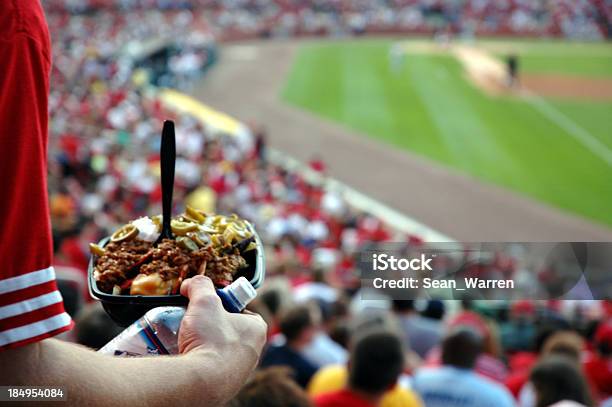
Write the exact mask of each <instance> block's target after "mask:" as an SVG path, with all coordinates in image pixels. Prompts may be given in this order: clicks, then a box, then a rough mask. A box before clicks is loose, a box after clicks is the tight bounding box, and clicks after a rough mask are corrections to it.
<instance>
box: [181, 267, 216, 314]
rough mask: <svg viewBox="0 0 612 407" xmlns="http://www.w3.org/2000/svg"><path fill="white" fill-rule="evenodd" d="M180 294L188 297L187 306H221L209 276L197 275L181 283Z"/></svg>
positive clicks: (208, 307) (207, 307)
mask: <svg viewBox="0 0 612 407" xmlns="http://www.w3.org/2000/svg"><path fill="white" fill-rule="evenodd" d="M181 295H183V296H185V297H187V298H189V308H192V307H194V306H195V307H197V308H202V307H203V308H206V309H210V308H211V307H212V308H222V305H221V299H220V298H219V296H218V295H217V292H216V291H215V286H214V285H213V282H212V280H211V279H210V278H208V277H206V276H202V275H197V276H194V277H192V278H188V279H187V280H185V281H183V284H181Z"/></svg>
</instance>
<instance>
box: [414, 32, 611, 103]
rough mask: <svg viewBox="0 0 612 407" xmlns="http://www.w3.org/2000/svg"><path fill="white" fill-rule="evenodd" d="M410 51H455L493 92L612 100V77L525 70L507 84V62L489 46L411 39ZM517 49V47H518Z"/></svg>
mask: <svg viewBox="0 0 612 407" xmlns="http://www.w3.org/2000/svg"><path fill="white" fill-rule="evenodd" d="M403 49H404V51H405V52H407V53H415V54H446V55H453V56H455V57H456V58H457V60H458V61H459V62H461V64H462V65H463V67H464V69H465V74H466V76H467V78H468V80H469V81H470V82H472V83H473V84H474V85H475V86H476V87H478V88H479V89H481V90H483V91H484V92H486V93H487V94H489V95H494V96H500V95H511V96H517V97H521V96H522V92H523V91H525V90H526V91H529V92H532V93H535V94H537V95H540V96H544V97H552V98H563V99H572V100H595V101H606V100H612V80H611V79H607V78H585V77H581V76H571V75H558V74H521V75H520V82H519V86H518V87H508V86H507V72H506V66H505V65H504V63H503V62H502V61H500V60H499V59H497V58H495V57H494V56H493V55H492V54H491V50H490V49H487V48H485V47H476V46H468V45H461V44H443V45H435V44H432V43H431V42H413V41H411V42H407V43H406V44H405V46H404V47H403ZM515 51H516V50H515Z"/></svg>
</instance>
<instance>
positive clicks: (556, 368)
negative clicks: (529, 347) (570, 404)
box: [530, 355, 594, 407]
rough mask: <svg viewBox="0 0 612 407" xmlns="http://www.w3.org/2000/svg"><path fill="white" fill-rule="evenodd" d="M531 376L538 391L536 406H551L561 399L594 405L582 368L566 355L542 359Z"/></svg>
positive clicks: (582, 404)
mask: <svg viewBox="0 0 612 407" xmlns="http://www.w3.org/2000/svg"><path fill="white" fill-rule="evenodd" d="M530 378H531V382H532V383H533V385H534V388H535V393H536V402H535V407H549V406H552V405H556V404H555V403H558V402H561V401H574V402H576V403H579V405H580V406H588V407H590V406H593V405H594V404H593V401H592V399H591V396H590V394H589V388H588V386H587V383H586V380H585V379H584V376H583V375H582V373H581V372H580V369H579V368H578V367H577V366H576V363H575V362H574V361H572V360H570V359H568V358H567V357H565V356H556V355H555V356H548V357H546V358H544V359H542V361H540V362H538V364H537V365H536V366H535V367H534V369H533V371H532V372H531V376H530Z"/></svg>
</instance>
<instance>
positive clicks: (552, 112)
mask: <svg viewBox="0 0 612 407" xmlns="http://www.w3.org/2000/svg"><path fill="white" fill-rule="evenodd" d="M523 94H524V95H525V98H526V99H527V100H528V101H529V102H531V105H532V106H534V107H535V108H537V109H538V110H539V111H540V113H542V114H543V115H544V116H546V117H548V119H550V121H552V122H553V123H554V124H556V125H557V126H559V127H561V128H562V129H563V130H565V131H566V132H567V133H569V134H570V135H571V136H573V137H574V138H575V139H576V140H577V141H578V142H580V143H581V144H582V145H583V146H585V147H586V148H587V149H588V150H590V151H591V152H592V153H593V154H595V155H596V156H598V157H599V158H601V159H602V160H604V161H605V162H606V163H607V164H608V165H609V166H611V167H612V150H610V148H608V146H606V145H605V144H604V143H602V142H601V141H599V140H598V139H597V137H595V136H593V135H592V134H591V133H589V132H588V131H587V130H585V129H584V128H582V127H580V126H579V125H578V124H576V122H574V121H573V120H572V119H570V118H569V117H567V116H566V115H565V114H563V113H562V112H561V111H559V109H557V108H556V107H554V106H553V105H551V104H550V103H548V102H547V101H546V100H544V99H543V98H541V97H540V96H538V95H536V94H535V93H533V92H531V91H529V90H527V89H525V90H523Z"/></svg>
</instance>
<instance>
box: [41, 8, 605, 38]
mask: <svg viewBox="0 0 612 407" xmlns="http://www.w3.org/2000/svg"><path fill="white" fill-rule="evenodd" d="M46 3H47V4H48V7H49V8H50V9H68V10H70V11H73V12H84V11H87V10H91V9H96V8H100V7H117V8H119V9H122V10H130V9H151V8H161V9H190V10H193V11H194V16H196V18H198V19H202V20H205V21H207V22H209V23H210V25H211V29H212V30H213V32H214V33H215V34H216V35H217V36H218V37H220V38H226V39H234V38H245V37H267V36H295V35H348V34H362V33H385V32H387V33H388V32H412V33H422V34H425V33H433V32H439V31H447V32H452V33H455V34H463V35H468V36H471V35H530V36H556V37H568V38H582V39H591V40H596V39H602V38H608V37H609V36H610V35H611V33H612V31H611V17H612V3H611V2H610V1H609V0H558V1H548V0H493V1H489V0H399V1H385V0H374V1H371V0H361V1H354V0H336V1H328V0H307V1H292V0H88V1H68V0H46Z"/></svg>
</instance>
